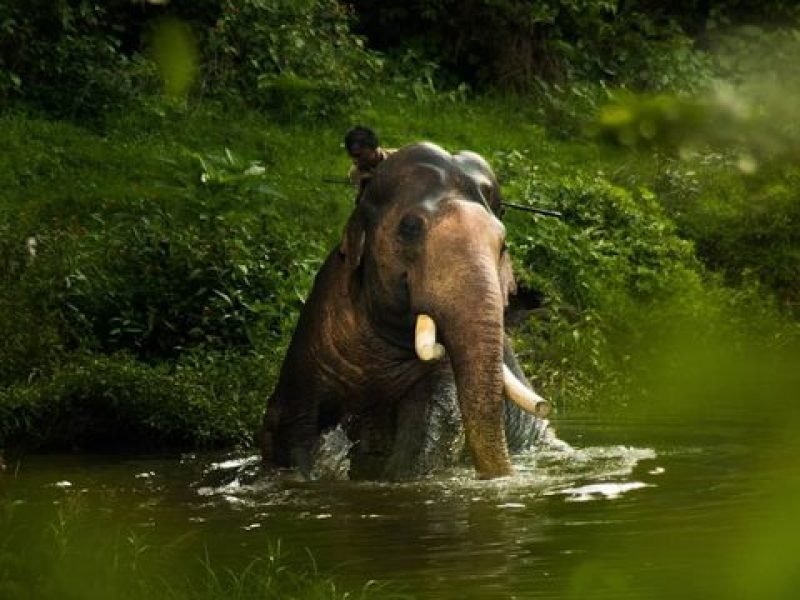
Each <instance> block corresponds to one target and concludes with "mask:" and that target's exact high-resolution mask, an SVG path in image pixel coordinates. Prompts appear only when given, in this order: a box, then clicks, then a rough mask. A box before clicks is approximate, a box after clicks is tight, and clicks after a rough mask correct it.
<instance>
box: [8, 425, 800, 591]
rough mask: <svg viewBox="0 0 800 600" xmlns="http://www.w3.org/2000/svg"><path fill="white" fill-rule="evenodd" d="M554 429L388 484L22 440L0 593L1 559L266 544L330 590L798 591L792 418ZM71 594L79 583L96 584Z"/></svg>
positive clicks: (230, 553)
mask: <svg viewBox="0 0 800 600" xmlns="http://www.w3.org/2000/svg"><path fill="white" fill-rule="evenodd" d="M558 427H559V434H560V437H561V438H562V439H564V440H566V441H568V442H569V443H570V444H571V445H572V446H573V450H572V451H547V452H539V453H538V454H534V453H532V454H529V455H523V456H519V457H516V458H515V466H516V471H517V474H516V475H515V476H514V477H512V478H509V479H504V480H500V481H490V482H483V481H476V480H475V479H474V476H473V473H472V471H471V470H469V469H455V470H452V471H449V472H446V473H441V474H438V475H437V476H436V477H435V478H431V479H427V480H423V481H418V482H413V483H401V484H384V483H380V484H379V483H369V482H350V481H335V480H331V481H317V482H311V483H309V482H300V481H296V480H293V479H292V478H290V477H284V478H281V479H279V480H276V479H265V478H264V477H259V476H258V475H257V468H256V466H255V465H256V462H257V459H256V458H255V457H251V456H247V455H238V456H233V455H226V456H219V455H214V456H207V455H203V456H201V455H198V456H183V457H180V458H176V457H164V458H152V457H144V458H131V457H88V456H32V457H27V458H25V459H24V460H22V461H21V462H20V463H18V464H12V465H9V469H8V471H7V472H6V474H5V475H3V477H2V479H0V486H2V492H3V493H2V499H3V502H4V505H5V508H4V511H5V512H4V514H5V516H4V517H2V518H0V528H5V529H6V532H5V535H4V534H3V532H2V531H1V530H0V536H3V535H4V537H0V577H2V576H5V577H6V578H7V579H8V578H16V580H15V581H12V582H11V583H12V584H13V585H12V586H11V587H7V588H3V587H2V586H0V597H6V596H4V595H3V589H7V590H12V591H14V590H16V591H17V592H19V591H20V590H22V589H24V588H25V587H26V586H27V585H28V584H30V583H31V582H29V581H25V580H24V578H25V576H26V575H25V569H24V568H23V567H21V566H20V564H18V563H14V561H13V560H12V558H13V557H17V558H18V559H19V562H23V561H25V560H28V561H34V560H35V561H36V562H37V563H38V566H37V570H38V571H42V570H44V571H46V570H47V569H48V568H49V564H48V561H56V562H57V561H59V560H61V561H62V562H63V561H66V562H65V563H64V564H66V565H68V569H69V571H70V573H71V574H72V575H74V576H75V578H83V579H85V578H91V577H94V578H98V577H99V578H100V579H103V577H105V579H104V581H105V585H106V587H105V588H102V587H100V588H98V589H100V590H102V589H106V590H107V589H109V588H108V586H109V585H111V586H112V587H113V576H112V575H103V576H102V577H101V576H99V575H98V573H103V572H105V571H107V570H109V569H111V570H114V569H116V571H115V572H121V571H122V570H123V569H122V567H121V566H120V563H124V565H123V566H124V567H125V568H126V569H128V570H130V569H131V561H133V563H134V570H136V569H137V568H138V569H139V572H140V573H147V574H150V575H152V574H154V573H155V574H157V575H158V576H159V577H167V578H169V577H171V576H175V577H177V576H181V577H184V576H189V577H191V574H192V572H193V569H194V568H195V567H196V565H198V564H201V563H204V561H208V560H213V561H214V564H215V565H216V566H217V567H218V568H220V569H223V570H224V569H231V570H232V571H237V570H239V571H241V569H243V568H245V567H246V565H247V564H249V562H250V561H252V560H253V559H254V558H258V557H264V556H267V555H268V553H269V552H270V549H271V551H272V552H273V553H274V552H275V551H276V548H277V547H278V545H280V550H281V554H282V555H283V556H284V559H285V560H286V564H287V565H288V566H289V568H294V567H295V566H296V567H297V568H298V569H304V570H309V569H310V570H315V571H319V572H321V573H324V574H326V576H327V575H330V576H332V577H333V578H335V580H336V581H337V582H339V585H340V586H342V587H343V588H344V589H355V590H359V589H362V588H363V586H364V585H365V583H366V582H368V581H370V580H379V581H381V582H386V584H385V585H386V588H385V589H386V590H387V591H386V595H387V596H388V595H396V596H401V597H411V598H568V599H571V598H575V599H584V598H609V599H611V598H614V599H625V598H637V599H639V598H726V599H727V598H759V599H761V598H787V599H788V598H800V553H799V552H798V549H799V548H800V546H798V540H800V528H799V527H798V523H800V520H799V519H798V518H797V516H796V514H795V513H796V511H797V509H798V508H800V485H799V484H798V481H799V480H798V477H797V466H798V456H800V454H798V448H799V447H800V444H798V443H797V441H796V440H795V439H793V437H792V436H791V435H788V436H787V435H782V434H780V433H778V432H777V431H772V430H769V431H764V430H759V429H758V428H754V427H752V426H745V425H742V424H741V423H727V424H726V423H713V422H706V423H702V424H699V423H698V424H694V425H693V426H691V427H687V426H686V424H685V423H678V422H667V421H665V422H659V423H654V422H652V421H651V422H625V421H612V422H609V421H601V420H598V419H570V420H564V421H562V422H560V423H559V424H558ZM45 543H48V544H50V546H49V550H47V551H43V550H41V549H40V550H36V549H35V548H34V549H32V548H31V547H30V545H33V546H34V547H35V546H36V544H39V545H43V544H45ZM53 548H55V550H54V549H53ZM70 556H72V557H73V558H72V559H71V560H70V559H69V557H70ZM3 557H5V558H3ZM137 561H138V562H137ZM112 563H113V564H112ZM15 564H16V566H15ZM9 565H10V566H9ZM109 565H111V566H109ZM137 565H138V566H137ZM30 577H31V578H32V579H35V576H34V575H30ZM60 581H62V582H63V581H64V579H63V577H62V578H61V579H60ZM109 582H111V583H109ZM7 583H8V581H7ZM39 585H42V584H41V582H39ZM78 589H79V590H83V592H85V590H86V589H87V588H85V587H84V588H81V587H79V588H78ZM89 589H91V588H89ZM83 592H80V591H79V592H76V593H75V594H74V597H92V594H91V593H88V592H87V593H83ZM104 593H105V592H104ZM55 596H57V594H56V595H55ZM55 596H54V597H55ZM101 596H102V594H101V593H100V592H98V593H97V597H101ZM7 597H14V594H13V593H12V594H11V595H7ZM19 597H28V596H27V595H20V596H19ZM353 597H358V595H357V594H355V595H354V596H353ZM378 597H382V596H381V595H380V594H378Z"/></svg>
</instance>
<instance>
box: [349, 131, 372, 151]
mask: <svg viewBox="0 0 800 600" xmlns="http://www.w3.org/2000/svg"><path fill="white" fill-rule="evenodd" d="M355 146H366V147H367V148H372V149H373V150H375V148H377V147H378V136H377V135H375V132H374V131H372V129H370V128H369V127H364V126H363V125H356V126H355V127H353V128H352V129H351V130H350V131H348V132H347V133H346V134H345V136H344V147H345V150H347V151H348V152H350V151H351V150H352V149H353V147H355Z"/></svg>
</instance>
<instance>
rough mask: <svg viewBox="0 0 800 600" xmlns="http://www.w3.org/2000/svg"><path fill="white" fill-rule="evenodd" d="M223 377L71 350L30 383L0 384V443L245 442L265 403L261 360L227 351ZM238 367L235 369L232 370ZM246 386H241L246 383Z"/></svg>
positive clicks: (148, 446) (101, 446) (144, 445)
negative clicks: (259, 371) (258, 373)
mask: <svg viewBox="0 0 800 600" xmlns="http://www.w3.org/2000/svg"><path fill="white" fill-rule="evenodd" d="M224 360H225V361H227V362H228V363H229V364H228V368H227V373H225V374H226V375H228V376H230V375H231V371H236V379H235V381H236V385H231V384H230V380H228V379H222V377H220V378H219V380H217V379H216V378H215V377H214V376H213V375H209V373H207V372H204V371H203V370H202V369H191V368H179V369H178V370H177V371H173V370H172V369H170V368H169V367H167V366H165V365H162V366H158V367H152V366H148V365H144V364H142V363H141V362H138V361H136V360H134V359H132V358H131V357H129V356H126V355H115V356H107V357H103V356H96V355H95V356H90V355H80V354H76V355H73V356H72V357H71V358H70V360H69V361H67V362H64V363H63V364H60V365H58V366H57V367H56V368H55V369H53V370H52V371H51V372H49V373H46V374H44V375H42V376H41V377H38V378H37V379H35V380H34V381H31V382H26V383H21V384H17V385H12V386H8V387H5V388H0V444H2V445H5V446H6V447H24V448H26V449H29V450H33V449H44V448H47V449H76V448H77V449H82V450H109V449H123V448H124V449H132V448H136V449H139V450H154V449H165V448H169V449H192V448H203V447H205V448H208V447H219V446H230V445H233V444H244V445H247V444H249V443H250V441H251V437H252V432H253V431H254V430H255V428H256V425H257V422H258V421H257V419H258V415H259V414H260V412H261V410H262V409H263V401H264V400H263V399H264V398H265V397H266V393H267V390H266V389H264V385H263V381H264V378H263V377H253V375H255V368H254V367H257V366H258V363H260V362H261V361H260V360H256V359H254V358H250V359H247V358H243V357H239V358H237V357H236V356H233V355H230V356H227V357H226V358H225V359H224ZM231 365H237V366H238V367H239V368H238V369H236V368H233V367H231ZM245 384H246V385H247V386H248V387H247V388H244V387H243V386H244V385H245Z"/></svg>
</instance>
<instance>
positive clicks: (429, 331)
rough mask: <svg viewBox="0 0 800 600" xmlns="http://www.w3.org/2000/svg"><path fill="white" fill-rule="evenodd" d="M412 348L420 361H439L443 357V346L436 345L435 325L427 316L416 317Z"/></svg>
mask: <svg viewBox="0 0 800 600" xmlns="http://www.w3.org/2000/svg"><path fill="white" fill-rule="evenodd" d="M414 347H415V349H416V351H417V356H419V358H420V360H424V361H426V362H428V361H432V360H439V359H440V358H442V357H443V356H444V346H442V345H441V344H437V343H436V323H435V322H434V321H433V319H431V318H430V317H429V316H428V315H417V327H416V331H415V335H414Z"/></svg>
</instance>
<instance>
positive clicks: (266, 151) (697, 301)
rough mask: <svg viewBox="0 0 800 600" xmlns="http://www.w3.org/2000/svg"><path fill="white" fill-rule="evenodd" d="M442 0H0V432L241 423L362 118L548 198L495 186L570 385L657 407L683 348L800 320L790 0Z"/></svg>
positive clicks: (525, 291) (325, 234)
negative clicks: (348, 133)
mask: <svg viewBox="0 0 800 600" xmlns="http://www.w3.org/2000/svg"><path fill="white" fill-rule="evenodd" d="M454 4H455V3H452V2H426V1H420V2H416V3H403V2H390V3H386V2H380V3H376V2H370V1H367V0H363V1H358V2H355V3H354V4H353V7H348V6H347V5H345V4H341V3H339V2H336V1H335V0H305V1H297V0H293V1H289V0H239V1H235V2H234V1H227V0H225V1H223V0H203V1H202V2H197V1H194V2H192V1H189V0H186V1H183V0H175V1H173V2H170V3H161V2H158V3H156V2H152V3H148V2H142V3H138V2H137V3H132V2H128V1H127V0H115V1H112V2H106V3H102V4H100V3H93V2H86V1H82V0H64V1H62V2H45V1H37V2H22V1H21V0H13V1H10V2H5V3H3V5H2V6H0V23H2V27H3V32H4V35H3V36H2V38H0V98H1V99H2V100H3V101H4V107H5V108H4V109H3V111H2V113H0V128H2V130H3V132H4V133H3V135H4V146H5V147H4V150H5V151H4V152H3V154H2V155H1V156H0V182H2V187H1V188H0V189H1V190H2V191H1V192H0V232H1V233H0V248H1V250H0V282H1V285H0V337H1V338H2V339H3V340H4V343H3V345H2V346H0V447H6V448H13V449H20V448H22V449H38V448H80V449H87V448H91V449H97V448H108V447H116V448H125V449H130V448H139V449H150V448H163V447H169V448H204V447H213V446H231V445H236V444H239V445H247V444H249V443H250V436H251V434H252V432H253V431H254V429H255V427H256V424H257V422H258V419H259V417H260V413H261V411H262V410H263V403H264V399H265V398H266V397H267V395H268V393H269V391H270V389H271V388H272V385H273V383H274V381H275V376H276V373H277V369H278V367H279V364H280V360H281V358H282V355H283V352H284V350H285V347H286V344H287V341H288V336H289V335H290V333H291V330H292V327H293V324H294V320H295V317H296V314H297V311H298V309H299V307H300V306H301V303H302V301H303V298H304V296H305V294H306V293H307V291H308V289H309V286H310V282H311V278H312V277H313V274H314V272H315V270H316V268H317V266H318V265H319V264H320V263H321V260H322V258H323V257H324V255H325V253H326V252H327V250H328V249H329V248H330V247H332V245H333V244H334V243H335V242H336V239H337V237H338V235H339V233H340V231H341V228H342V226H343V223H344V222H345V219H346V216H347V213H348V211H349V209H350V207H351V205H352V191H351V190H350V189H349V188H347V187H345V186H336V185H330V184H325V183H323V178H325V177H330V176H341V175H343V174H344V172H345V170H346V167H347V158H346V156H344V154H343V152H342V150H341V142H340V139H341V136H342V133H343V132H344V131H345V130H346V129H347V127H349V126H350V125H351V124H353V123H355V122H365V123H369V124H372V125H373V126H375V127H376V129H377V130H378V131H379V133H381V134H382V137H383V139H384V141H385V142H386V143H387V145H390V146H397V145H402V144H404V143H407V142H410V141H416V140H420V139H430V140H433V141H436V142H438V143H440V144H442V145H443V146H445V147H446V148H448V149H450V150H453V151H456V150H459V149H462V148H469V149H472V150H476V151H478V152H481V153H483V154H484V155H485V156H486V157H487V158H488V159H489V160H490V162H491V163H492V164H493V166H494V167H495V169H496V170H497V172H498V174H499V175H500V177H501V180H502V181H503V184H504V186H505V191H506V195H507V196H508V197H509V198H510V199H511V200H513V201H515V202H519V203H532V204H536V205H539V206H543V207H547V208H552V209H557V210H559V211H561V212H562V213H563V214H564V218H563V219H552V218H547V217H539V216H531V215H530V214H528V213H509V214H508V215H507V217H506V224H507V227H508V230H509V238H510V245H511V248H512V251H513V255H514V257H515V261H516V262H515V266H516V269H517V277H518V280H519V283H520V284H521V290H520V297H519V300H518V302H517V304H516V305H515V306H514V307H513V314H512V317H513V320H514V323H515V329H514V334H515V337H516V340H517V348H518V350H519V353H520V355H521V357H522V358H523V361H524V363H525V367H526V370H527V371H528V372H529V373H530V374H531V376H532V378H533V379H534V380H535V382H536V384H537V386H538V387H539V388H540V389H541V391H542V392H543V393H544V394H545V395H547V396H549V397H551V398H552V399H553V400H554V401H555V403H556V405H557V406H558V407H559V409H560V410H561V411H562V412H564V411H570V410H585V409H603V410H611V409H619V408H623V407H626V408H627V409H628V410H642V411H664V410H666V408H665V405H664V404H661V403H659V402H658V401H657V399H658V397H659V390H660V389H662V388H660V387H659V386H660V384H661V383H662V382H663V381H669V380H672V379H674V377H675V375H676V374H677V373H679V372H685V368H686V366H687V361H690V362H692V361H693V364H697V360H696V359H698V357H701V356H705V357H707V356H709V355H711V354H719V353H720V349H721V348H723V349H724V351H725V354H726V355H728V358H729V359H730V360H729V361H728V362H724V361H723V363H722V364H726V365H728V366H729V367H730V365H736V364H739V362H738V361H742V360H748V357H752V356H753V355H755V354H758V355H759V356H761V357H762V358H763V357H768V356H772V354H770V353H772V352H781V353H785V352H788V351H789V350H790V349H794V348H796V346H797V343H798V337H800V335H799V332H798V324H797V317H798V311H797V303H798V302H799V301H800V239H798V238H800V201H799V199H798V190H799V189H800V186H798V179H800V168H799V167H798V164H797V157H798V153H797V149H798V146H797V139H798V137H797V133H798V132H797V123H798V121H797V119H796V116H797V114H796V112H795V111H796V109H795V108H794V106H792V105H791V104H790V102H788V101H787V98H789V99H791V98H793V97H796V94H791V93H790V92H791V91H792V90H794V89H796V88H797V87H798V85H800V77H799V76H798V72H797V69H798V67H797V64H796V61H795V60H794V57H795V56H796V50H797V49H798V46H800V42H798V39H800V33H799V32H800V29H797V24H798V21H797V18H798V14H797V9H795V8H791V7H786V6H784V3H780V2H766V3H764V2H761V3H756V2H747V1H744V0H742V1H739V2H721V1H717V2H714V1H710V0H708V1H700V0H698V1H690V0H686V1H684V2H680V3H670V8H669V9H667V8H664V7H663V6H660V5H661V4H664V3H655V2H647V1H644V0H643V1H627V2H622V1H620V2H610V1H607V0H583V1H577V0H548V1H547V2H541V3H535V7H534V8H532V6H533V4H532V3H526V2H514V1H505V2H496V1H495V2H489V1H488V0H486V1H478V0H476V1H471V2H463V3H459V6H460V8H459V9H458V10H457V11H456V10H453V5H454ZM679 5H680V6H679ZM745 24H746V26H744V25H745ZM389 31H391V32H393V33H392V34H389V33H387V32H389ZM354 32H360V35H364V36H366V37H360V35H356V33H354ZM501 32H502V33H501ZM720 82H723V83H724V85H721V84H720ZM620 90H626V92H627V94H622V93H620ZM633 92H639V94H636V95H634V94H633ZM723 340H724V343H722V344H720V342H721V341H723ZM687 348H692V350H693V352H692V353H689V354H687V352H686V349H687ZM716 374H717V375H719V376H720V377H724V376H725V374H724V373H722V372H720V373H716ZM708 376H709V373H708V372H706V373H705V374H699V373H695V377H697V378H698V379H702V378H703V377H708ZM735 399H737V400H740V401H741V402H740V403H741V404H742V405H743V406H744V405H745V404H746V403H747V402H748V401H749V400H750V399H749V398H748V397H746V396H745V395H744V394H742V395H740V396H736V397H735ZM687 401H688V400H687ZM669 406H671V407H673V408H675V407H676V406H677V407H678V408H680V403H678V404H677V405H676V404H675V403H674V402H671V403H670V404H669ZM710 406H714V404H713V403H712V404H711V405H710ZM112 434H113V435H112Z"/></svg>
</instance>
